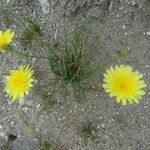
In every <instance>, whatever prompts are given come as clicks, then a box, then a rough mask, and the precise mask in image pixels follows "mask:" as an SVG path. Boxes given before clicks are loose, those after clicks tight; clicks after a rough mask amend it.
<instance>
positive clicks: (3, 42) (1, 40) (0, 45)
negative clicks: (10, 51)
mask: <svg viewBox="0 0 150 150" xmlns="http://www.w3.org/2000/svg"><path fill="white" fill-rule="evenodd" d="M13 37H14V32H12V33H11V32H10V29H7V30H6V31H5V32H2V31H0V50H2V49H4V48H5V47H6V46H7V45H8V44H9V43H10V42H11V41H12V38H13Z"/></svg>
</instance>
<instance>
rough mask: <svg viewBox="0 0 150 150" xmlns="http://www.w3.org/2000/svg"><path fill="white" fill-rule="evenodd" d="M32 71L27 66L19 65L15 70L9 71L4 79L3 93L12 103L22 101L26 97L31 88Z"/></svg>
mask: <svg viewBox="0 0 150 150" xmlns="http://www.w3.org/2000/svg"><path fill="white" fill-rule="evenodd" d="M33 73H34V72H33V70H32V68H30V67H29V65H21V66H20V67H19V68H18V69H16V70H11V71H10V73H9V75H8V76H6V77H5V85H6V86H5V90H4V91H5V92H6V93H7V94H8V96H10V97H11V98H12V100H13V101H16V100H17V99H22V98H23V97H24V95H28V93H29V90H30V88H31V87H32V86H33V84H32V82H33V81H34V79H33Z"/></svg>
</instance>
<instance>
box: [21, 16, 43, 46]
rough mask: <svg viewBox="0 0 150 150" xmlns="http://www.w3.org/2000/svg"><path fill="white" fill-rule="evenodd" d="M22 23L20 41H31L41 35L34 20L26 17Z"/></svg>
mask: <svg viewBox="0 0 150 150" xmlns="http://www.w3.org/2000/svg"><path fill="white" fill-rule="evenodd" d="M22 24H23V26H24V30H23V33H22V35H21V39H20V40H21V42H22V43H25V44H27V43H32V41H34V40H36V39H37V38H39V37H41V36H43V33H42V31H41V28H40V26H39V25H38V23H37V22H36V21H33V20H31V19H29V18H26V19H25V21H24V22H23V23H22Z"/></svg>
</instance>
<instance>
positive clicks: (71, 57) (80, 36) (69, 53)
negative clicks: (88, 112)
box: [47, 26, 91, 99]
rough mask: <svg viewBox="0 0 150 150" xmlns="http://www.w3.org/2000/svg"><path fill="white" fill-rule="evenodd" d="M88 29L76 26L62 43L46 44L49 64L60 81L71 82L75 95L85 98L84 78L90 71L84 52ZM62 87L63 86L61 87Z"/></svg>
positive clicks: (87, 40)
mask: <svg viewBox="0 0 150 150" xmlns="http://www.w3.org/2000/svg"><path fill="white" fill-rule="evenodd" d="M89 37H90V36H89V35H88V29H87V28H86V27H84V26H82V27H79V28H77V29H76V30H75V31H74V32H73V33H72V34H71V36H69V38H68V39H67V40H66V41H65V42H64V43H63V44H60V42H59V41H51V42H49V43H48V44H47V46H48V54H49V56H48V57H49V65H50V68H51V70H52V71H53V73H54V74H55V75H56V76H57V77H58V78H59V80H61V81H62V82H65V83H66V86H67V85H68V84H71V85H72V87H73V88H74V90H75V93H76V95H79V96H81V97H82V99H85V98H86V97H85V91H84V86H85V80H86V79H87V78H88V77H89V75H90V72H91V66H90V59H89V57H88V56H87V54H86V53H85V50H86V48H87V43H88V42H89ZM63 88H64V87H63Z"/></svg>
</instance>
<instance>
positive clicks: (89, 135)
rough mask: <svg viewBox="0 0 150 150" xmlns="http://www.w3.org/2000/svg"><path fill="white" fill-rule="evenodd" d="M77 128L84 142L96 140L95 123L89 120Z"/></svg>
mask: <svg viewBox="0 0 150 150" xmlns="http://www.w3.org/2000/svg"><path fill="white" fill-rule="evenodd" d="M76 128H77V132H78V133H79V135H80V136H81V137H82V139H83V141H84V142H86V141H87V140H88V139H90V140H95V139H96V137H97V128H96V126H95V125H94V124H93V122H91V121H89V120H86V121H85V122H81V123H80V125H77V126H76Z"/></svg>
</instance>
